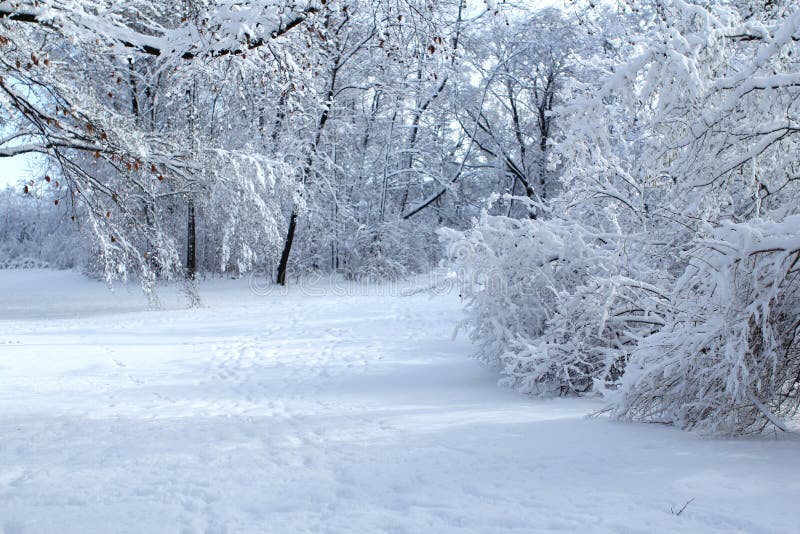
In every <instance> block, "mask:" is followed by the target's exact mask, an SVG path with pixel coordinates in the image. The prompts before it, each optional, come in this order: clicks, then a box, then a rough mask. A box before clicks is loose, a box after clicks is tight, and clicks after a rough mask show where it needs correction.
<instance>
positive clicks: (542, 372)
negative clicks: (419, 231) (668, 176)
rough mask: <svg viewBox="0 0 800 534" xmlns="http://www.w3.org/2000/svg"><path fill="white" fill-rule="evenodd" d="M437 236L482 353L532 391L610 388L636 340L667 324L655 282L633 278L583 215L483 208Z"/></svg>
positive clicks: (521, 387) (506, 379)
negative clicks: (506, 213) (460, 227)
mask: <svg viewBox="0 0 800 534" xmlns="http://www.w3.org/2000/svg"><path fill="white" fill-rule="evenodd" d="M440 236H441V240H442V241H443V243H444V244H445V245H446V248H447V253H448V256H449V257H450V258H451V259H452V260H453V261H454V262H455V264H456V266H457V267H458V269H459V271H460V276H461V281H462V296H463V297H464V298H465V300H466V309H467V319H466V321H465V326H466V327H467V328H468V329H469V331H470V336H471V338H472V339H473V341H475V342H476V344H477V345H478V348H479V354H478V357H479V358H480V359H481V360H483V361H485V362H487V363H490V364H492V365H495V366H496V367H498V368H499V369H500V371H501V373H502V374H503V376H504V378H503V382H504V383H505V384H507V385H510V386H512V387H515V388H517V389H519V390H521V391H524V392H526V393H535V394H541V395H552V394H572V393H585V392H588V391H590V390H592V389H593V388H594V386H595V384H596V383H598V382H599V383H600V384H603V385H604V387H613V385H614V384H615V383H616V381H617V380H618V379H619V377H620V376H621V374H622V372H623V369H624V366H625V362H626V361H627V357H628V354H629V352H630V350H631V349H632V347H633V345H634V343H635V341H636V340H637V339H638V338H639V337H640V336H641V335H645V334H646V333H649V332H651V331H652V330H653V329H654V328H657V327H658V326H659V325H660V324H661V322H662V320H661V318H660V308H659V306H658V305H652V304H651V302H653V301H654V297H653V295H658V294H659V293H660V292H659V291H658V289H657V288H654V287H652V286H649V285H648V284H644V283H641V282H637V281H635V280H632V279H630V278H629V277H627V276H626V273H625V271H624V269H623V267H622V265H621V262H620V255H619V254H618V253H617V252H616V251H615V248H614V244H613V243H611V242H609V241H607V240H604V239H601V238H599V237H598V235H597V234H596V233H593V232H592V231H591V230H590V229H588V228H586V227H584V226H582V225H581V224H579V223H577V222H567V221H561V220H557V219H556V220H547V221H545V220H534V219H523V220H518V219H512V218H509V217H503V216H491V215H488V214H487V213H485V212H484V214H483V216H482V217H481V219H480V220H479V221H478V222H477V224H476V225H475V226H474V227H473V228H472V229H471V230H468V231H464V232H460V231H455V230H442V231H441V232H440ZM648 293H649V295H648ZM655 300H656V301H657V300H658V299H655Z"/></svg>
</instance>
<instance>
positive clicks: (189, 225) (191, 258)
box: [186, 198, 197, 280]
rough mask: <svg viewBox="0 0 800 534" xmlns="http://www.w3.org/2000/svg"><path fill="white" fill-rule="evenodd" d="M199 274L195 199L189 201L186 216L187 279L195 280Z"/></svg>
mask: <svg viewBox="0 0 800 534" xmlns="http://www.w3.org/2000/svg"><path fill="white" fill-rule="evenodd" d="M196 274H197V231H196V218H195V213H194V199H191V198H190V199H189V205H188V210H187V214H186V277H187V278H188V279H190V280H194V278H195V275H196Z"/></svg>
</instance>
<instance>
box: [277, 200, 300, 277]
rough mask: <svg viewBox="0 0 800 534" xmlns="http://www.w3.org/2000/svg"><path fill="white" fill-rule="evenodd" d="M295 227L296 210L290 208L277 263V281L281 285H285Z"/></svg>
mask: <svg viewBox="0 0 800 534" xmlns="http://www.w3.org/2000/svg"><path fill="white" fill-rule="evenodd" d="M296 229H297V212H296V211H294V210H292V217H291V219H289V230H288V231H287V232H286V241H285V242H284V244H283V252H282V253H281V261H280V263H279V264H278V283H279V284H280V285H282V286H285V285H286V270H287V268H288V266H289V254H291V252H292V243H293V242H294V232H295V230H296Z"/></svg>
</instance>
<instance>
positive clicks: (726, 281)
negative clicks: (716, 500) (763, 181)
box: [617, 215, 800, 433]
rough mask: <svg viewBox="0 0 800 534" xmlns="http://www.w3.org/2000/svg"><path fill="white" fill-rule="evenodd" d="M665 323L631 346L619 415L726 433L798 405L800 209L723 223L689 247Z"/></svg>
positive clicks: (759, 425) (772, 419)
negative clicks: (776, 218) (773, 218)
mask: <svg viewBox="0 0 800 534" xmlns="http://www.w3.org/2000/svg"><path fill="white" fill-rule="evenodd" d="M687 254H688V257H689V266H688V267H687V269H686V272H685V273H684V275H683V276H682V277H681V278H680V279H679V280H678V281H677V283H676V285H675V288H674V294H673V295H672V298H671V303H670V304H671V305H670V306H669V310H670V313H669V314H668V315H667V320H666V325H665V326H664V328H663V329H662V330H661V331H660V332H658V333H656V334H654V335H652V336H649V337H647V338H646V339H644V340H643V341H642V342H641V343H640V344H639V346H638V347H637V348H636V350H635V351H634V353H633V356H632V359H631V361H630V364H629V370H628V374H627V376H626V379H625V383H624V388H623V389H622V390H621V391H620V392H619V394H620V397H621V399H620V400H619V403H618V404H617V413H618V415H619V416H621V417H626V418H632V419H640V420H647V421H666V422H670V423H675V424H677V425H680V426H682V427H686V428H695V427H696V428H700V429H703V430H712V431H722V432H729V433H740V432H752V431H760V430H762V429H763V428H765V427H766V426H768V425H770V424H775V425H778V426H781V423H780V422H779V418H780V417H781V416H791V415H793V414H794V413H796V412H797V409H798V405H800V390H799V389H798V388H800V383H798V376H800V342H798V338H797V336H798V334H799V333H800V279H799V278H798V274H799V273H800V215H792V216H789V217H786V218H785V219H784V220H783V221H781V222H779V223H776V222H769V221H752V222H749V223H739V224H731V223H727V224H723V225H721V226H720V227H718V228H715V229H712V230H710V231H709V232H708V235H707V236H706V237H704V238H699V239H698V240H697V241H696V243H695V245H694V246H693V248H692V249H691V250H690V251H689V252H688V253H687Z"/></svg>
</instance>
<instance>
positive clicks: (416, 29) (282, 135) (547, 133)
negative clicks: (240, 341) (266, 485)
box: [0, 0, 800, 533]
mask: <svg viewBox="0 0 800 534" xmlns="http://www.w3.org/2000/svg"><path fill="white" fill-rule="evenodd" d="M12 160H13V161H15V162H23V163H22V164H24V165H25V166H26V167H27V168H28V169H29V170H28V172H27V173H26V175H25V176H17V175H14V176H11V175H9V176H7V177H6V182H0V187H3V184H5V183H7V184H8V185H7V186H5V188H4V189H0V274H2V272H3V270H5V271H7V272H16V273H22V272H23V271H31V272H34V271H38V270H46V271H47V272H51V271H54V270H71V271H77V272H80V273H82V276H83V277H88V278H89V279H91V280H99V281H102V282H103V283H105V284H106V285H108V286H110V287H111V288H112V289H113V288H120V287H128V286H130V285H133V286H136V287H137V288H138V289H137V291H139V292H140V293H141V295H143V297H142V298H144V299H146V300H147V302H148V306H149V309H152V310H159V309H169V307H170V306H171V305H172V304H171V303H173V297H175V295H174V294H173V288H174V287H180V288H181V289H180V293H181V294H182V295H183V297H181V298H184V299H185V303H186V306H185V307H186V308H187V309H188V310H189V311H187V312H186V313H200V314H202V313H204V312H203V311H202V310H204V309H206V308H207V307H208V306H209V302H212V303H213V302H215V301H214V298H215V297H213V295H214V293H213V291H214V290H213V289H212V290H211V291H212V297H211V298H210V299H209V298H207V297H206V296H205V292H206V291H205V290H204V289H203V288H204V287H211V288H215V287H217V286H216V285H215V284H221V283H223V282H224V281H231V279H234V280H247V279H249V280H250V281H251V282H252V280H254V279H255V278H258V279H259V283H260V284H262V285H264V284H266V286H269V287H273V288H276V289H275V291H278V289H277V288H284V289H283V290H284V291H288V292H291V291H293V289H292V288H293V287H297V286H299V285H303V284H304V282H303V281H304V280H306V281H307V280H308V279H309V277H313V278H314V279H315V280H322V279H323V278H324V279H327V280H334V279H335V280H344V281H347V282H354V283H355V282H357V283H360V284H364V286H365V287H367V286H368V287H378V286H382V285H383V286H385V285H386V284H392V283H395V284H396V283H398V281H401V280H408V279H414V280H417V281H420V280H422V281H423V282H422V286H423V287H421V288H420V289H419V290H418V293H419V294H427V293H431V294H436V293H437V292H439V293H442V292H444V291H445V288H444V286H445V285H448V286H449V285H452V284H455V286H457V292H458V297H459V298H458V302H459V304H458V311H457V313H456V311H453V312H452V314H453V316H451V318H452V319H453V321H454V324H455V325H456V326H457V330H458V331H459V334H458V335H459V336H467V338H468V340H469V348H464V349H463V350H462V351H461V352H462V354H461V355H462V356H463V358H464V359H465V360H467V361H468V360H469V358H468V356H469V355H470V354H472V355H473V356H474V357H475V358H477V359H478V360H480V361H481V362H483V363H484V364H486V366H485V367H486V369H489V372H490V373H491V376H492V377H493V380H495V381H496V380H498V379H499V381H500V384H501V385H502V386H504V387H506V388H508V389H510V390H514V391H517V392H520V393H522V394H523V395H522V396H521V397H522V398H526V399H529V398H533V399H547V400H548V402H549V401H553V402H556V401H557V399H563V398H567V399H579V400H576V401H575V402H589V403H594V404H592V407H593V408H592V410H591V412H592V414H593V416H594V417H595V418H599V419H607V418H610V419H613V420H620V421H625V422H628V423H640V422H643V423H658V424H659V425H666V426H671V427H677V429H680V430H691V431H695V433H696V434H700V435H703V436H709V435H711V436H715V437H716V438H719V437H726V438H728V437H732V436H742V435H748V436H753V435H755V436H764V435H769V436H786V435H793V433H794V429H795V428H796V427H797V422H798V420H797V415H798V412H799V411H800V339H798V335H800V314H798V312H799V311H800V203H799V202H798V199H800V6H798V5H797V3H796V2H795V1H794V0H641V1H639V0H607V1H595V0H562V1H553V2H544V1H541V2H540V1H518V2H515V1H499V0H175V1H174V2H159V1H155V0H126V1H115V0H2V1H0V172H5V171H3V169H4V168H5V167H2V165H3V163H4V161H12ZM6 174H8V173H6ZM442 273H445V274H444V275H442ZM19 276H23V278H24V276H27V275H24V274H20V275H19ZM53 276H61V275H53ZM37 283H38V282H37ZM76 283H77V282H76ZM80 283H88V282H80ZM231 283H234V282H231ZM9 284H10V285H8V286H7V288H8V289H7V291H8V294H7V297H5V298H6V299H7V302H6V304H8V309H9V310H13V309H14V307H13V305H12V304H11V303H12V301H14V298H15V297H13V295H12V289H13V287H12V286H13V285H14V284H16V282H13V281H12V282H10V283H9ZM45 286H46V283H45ZM383 286H382V287H383ZM48 287H49V286H48ZM81 287H82V286H81ZM237 287H238V286H237ZM304 287H305V286H304ZM92 291H93V290H92ZM115 291H116V290H115ZM93 294H94V293H93ZM290 294H291V293H290ZM19 298H20V299H21V298H23V297H21V296H20V297H19ZM26 298H27V297H26ZM47 298H48V297H47V296H45V295H44V294H43V295H42V296H41V299H43V301H44V300H47ZM65 298H66V300H69V299H70V298H71V297H65ZM98 298H99V297H98ZM109 298H110V297H109ZM126 298H128V297H126ZM130 298H133V297H130ZM298 298H299V297H298ZM411 298H412V299H414V298H421V297H419V295H418V294H417V292H414V296H412V297H411ZM3 300H4V297H3V296H2V295H0V305H1V304H3ZM298 302H301V301H300V300H298ZM302 302H305V301H302ZM326 302H327V301H326ZM387 302H388V301H387ZM392 302H394V301H392ZM415 302H416V301H415ZM419 302H420V303H419V304H418V309H419V310H425V309H426V306H427V305H426V304H425V303H424V301H421V300H420V301H419ZM282 305H283V304H275V306H276V307H277V308H275V309H282V308H280V306H282ZM309 305H310V304H309ZM394 305H395V304H388V303H387V304H386V306H394ZM397 306H402V305H401V304H397ZM414 306H417V305H414ZM430 306H431V309H432V310H433V309H438V308H437V307H436V306H438V305H436V304H430ZM212 307H213V306H212ZM20 309H21V308H20ZM392 309H394V308H392ZM414 309H417V308H414ZM455 309H456V308H453V310H455ZM192 310H199V311H192ZM462 310H463V313H462ZM9 313H10V312H9ZM65 313H67V312H65ZM153 313H156V312H153ZM159 313H160V312H159ZM265 313H266V314H267V315H266V316H265V317H263V323H264V328H268V327H269V323H270V322H271V321H272V320H273V319H272V318H270V317H272V316H271V315H269V313H270V312H269V311H268V310H267V311H265ZM286 313H290V312H289V311H287V312H286ZM342 313H344V312H342ZM348 313H350V312H348ZM353 313H356V312H353ZM403 313H405V314H406V315H402V317H407V318H408V317H412V316H414V314H416V313H418V312H414V311H406V312H403ZM431 313H433V312H431ZM442 313H444V312H442ZM462 314H463V318H462V317H461V315H462ZM334 315H335V313H333V312H332V315H331V317H333V316H334ZM454 315H458V316H454ZM22 316H24V314H23V315H22ZM187 317H189V316H187ZM437 317H438V316H437ZM12 319H15V317H12ZM20 320H21V319H20ZM308 320H309V321H310V320H311V319H308ZM409 320H410V319H409ZM456 323H457V324H456ZM0 324H2V322H1V321H0ZM11 324H12V323H8V324H7V325H6V327H3V329H7V332H8V335H9V336H12V335H13V330H12V328H11ZM14 324H16V323H14ZM415 324H416V323H415ZM437 324H438V323H437ZM187 328H188V327H187ZM254 328H256V326H254ZM258 328H260V327H258ZM309 328H311V327H310V326H309ZM419 328H421V329H422V331H425V328H426V327H425V326H424V324H421V325H420V326H419ZM431 328H433V327H432V326H431ZM0 333H3V332H0ZM276 335H277V334H276ZM333 335H336V334H335V333H334V334H333ZM387 335H388V334H387ZM409 335H410V336H411V334H409ZM437 335H438V334H437ZM443 335H445V334H443ZM412 337H413V336H412ZM8 343H9V344H11V343H12V341H11V338H10V337H9V341H8ZM2 344H3V340H2V339H1V338H0V353H2V352H3V350H4V349H2ZM2 365H3V360H2V359H1V357H0V369H2ZM614 428H617V427H614ZM631 428H638V427H635V426H632V427H631ZM609 432H613V430H609ZM620 432H623V433H624V432H628V430H620ZM1 450H2V449H0V451H1ZM795 452H796V451H795ZM0 479H2V477H0ZM0 487H2V483H0ZM795 491H796V490H795ZM1 500H2V499H0V501H1ZM685 500H687V501H688V497H687V499H685ZM681 504H682V503H681ZM684 508H686V506H684ZM2 510H3V508H2V506H1V505H0V512H2ZM689 510H691V507H690V508H689ZM682 511H683V510H681V512H682ZM0 515H2V514H0ZM677 515H680V514H677ZM0 520H2V517H0ZM15 524H16V523H15ZM370 525H371V526H370V528H367V527H364V528H365V530H364V531H375V532H377V531H379V530H372V529H373V528H377V527H375V525H374V524H370ZM12 526H13V525H12ZM362 526H364V525H362ZM429 526H430V524H429ZM209 528H210V527H209ZM409 528H410V530H409V531H414V532H423V531H426V530H425V529H422V530H415V528H419V527H418V526H417V527H409ZM610 528H611V530H610V531H616V530H615V529H614V528H613V526H612V527H610ZM664 528H666V527H664ZM675 528H677V529H678V530H680V528H679V527H675ZM742 528H743V529H744V530H743V531H753V530H750V529H749V528H748V527H747V526H744V527H742ZM765 528H766V530H764V531H765V532H767V531H770V528H767V527H765ZM775 528H777V530H773V531H780V528H778V527H775ZM201 530H202V529H200V530H198V531H201ZM212 530H213V529H211V530H209V532H211V531H212ZM311 530H312V531H317V530H316V529H314V528H312V529H311ZM334 530H335V531H344V530H337V529H335V528H334ZM359 530H360V529H358V528H357V529H356V531H359ZM478 530H479V531H480V530H481V529H478ZM544 530H547V529H544ZM657 530H658V529H657ZM690 530H691V531H695V530H693V529H690ZM234 531H237V530H236V529H234ZM238 531H241V530H238ZM284 531H292V529H290V528H287V529H286V530H284ZM403 531H405V530H403ZM483 531H487V530H483ZM696 531H700V530H696ZM703 531H704V530H703ZM0 532H3V528H2V524H0ZM5 532H14V533H16V532H22V530H19V531H17V530H13V529H12V528H6V530H5ZM26 532H27V531H26ZM220 532H221V531H220Z"/></svg>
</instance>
